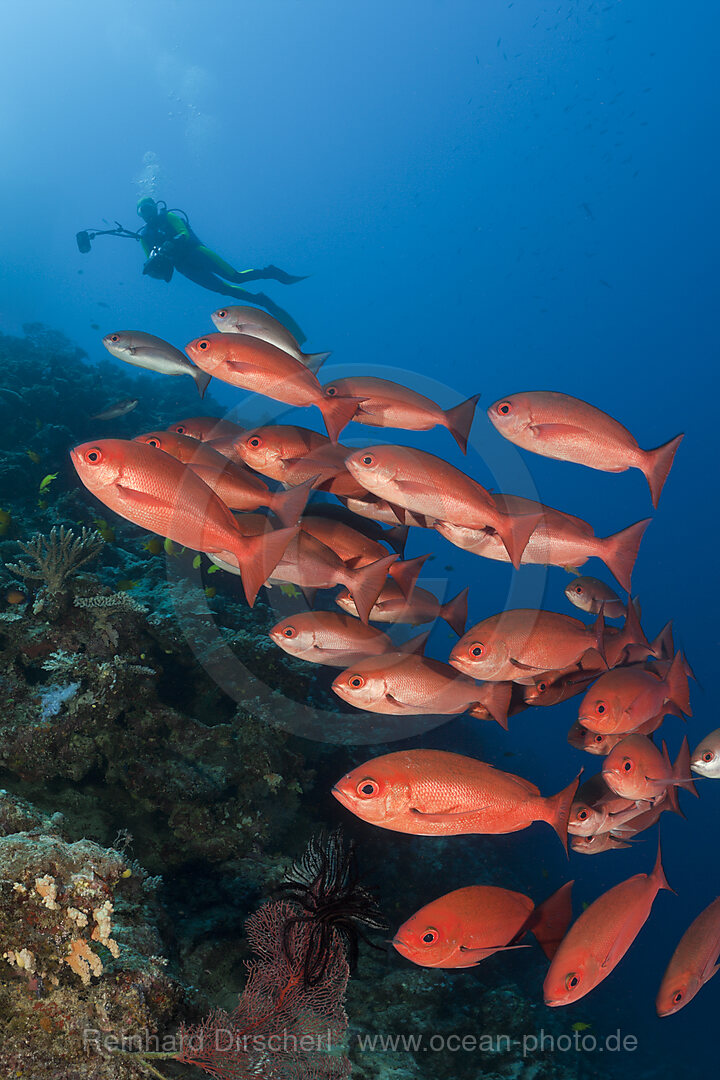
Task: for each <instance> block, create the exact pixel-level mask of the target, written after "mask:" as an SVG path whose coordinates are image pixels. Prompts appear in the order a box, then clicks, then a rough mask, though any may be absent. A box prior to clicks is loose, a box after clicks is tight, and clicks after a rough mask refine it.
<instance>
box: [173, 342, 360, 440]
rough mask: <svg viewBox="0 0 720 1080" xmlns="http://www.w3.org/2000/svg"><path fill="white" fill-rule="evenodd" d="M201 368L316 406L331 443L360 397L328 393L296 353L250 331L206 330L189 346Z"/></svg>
mask: <svg viewBox="0 0 720 1080" xmlns="http://www.w3.org/2000/svg"><path fill="white" fill-rule="evenodd" d="M185 352H186V353H187V354H188V356H189V357H190V358H191V359H192V360H194V361H195V363H196V364H197V366H198V367H199V368H200V369H201V370H202V371H205V372H207V374H208V375H214V376H215V377H216V378H217V379H220V380H221V381H222V382H226V383H230V385H231V386H239V387H241V388H242V389H243V390H249V391H251V392H252V393H255V394H264V395H265V397H269V398H272V399H273V400H274V401H282V402H283V403H284V404H285V405H294V406H300V407H303V406H308V405H315V406H317V408H318V409H319V410H320V412H321V413H322V416H323V420H324V421H325V426H326V427H327V431H328V435H329V436H330V438H331V440H332V442H337V440H338V436H339V434H340V432H341V431H342V429H343V428H344V427H345V425H346V424H348V423H349V422H350V420H352V417H353V414H354V412H355V410H356V408H357V406H358V401H357V399H356V398H344V397H340V396H338V397H335V398H332V397H327V396H326V395H325V394H324V393H323V388H322V386H321V385H320V383H319V382H318V380H317V377H316V376H315V375H313V373H312V372H311V371H310V370H309V369H308V368H306V367H305V365H304V364H301V363H300V362H299V361H298V360H296V359H295V357H294V356H291V355H290V354H289V353H286V352H284V351H283V350H282V349H278V347H277V346H276V345H271V344H270V343H269V342H268V341H263V340H262V339H261V338H256V337H251V336H250V335H249V334H206V335H205V336H204V337H201V338H195V339H194V340H193V341H190V342H188V344H187V345H186V346H185Z"/></svg>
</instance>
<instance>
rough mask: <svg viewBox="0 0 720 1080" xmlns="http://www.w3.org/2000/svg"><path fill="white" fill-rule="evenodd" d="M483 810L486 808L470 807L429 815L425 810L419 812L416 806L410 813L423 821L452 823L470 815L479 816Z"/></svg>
mask: <svg viewBox="0 0 720 1080" xmlns="http://www.w3.org/2000/svg"><path fill="white" fill-rule="evenodd" d="M482 810H485V807H484V806H468V807H467V809H465V810H446V811H445V812H444V813H442V814H427V813H425V811H424V810H418V809H417V807H416V806H413V807H411V810H410V813H411V814H415V815H417V817H421V818H422V819H423V821H437V822H440V821H452V820H453V819H454V818H461V817H467V816H468V814H479V813H480V812H481V811H482Z"/></svg>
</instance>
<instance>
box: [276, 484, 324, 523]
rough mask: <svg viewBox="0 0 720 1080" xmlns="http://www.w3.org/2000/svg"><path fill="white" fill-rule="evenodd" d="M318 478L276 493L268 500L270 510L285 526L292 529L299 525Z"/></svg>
mask: <svg viewBox="0 0 720 1080" xmlns="http://www.w3.org/2000/svg"><path fill="white" fill-rule="evenodd" d="M316 481H317V477H316V476H312V477H311V478H310V479H309V480H305V481H303V483H302V484H297V485H296V487H291V488H288V489H287V490H286V491H274V492H272V494H271V495H270V496H269V498H268V503H269V509H270V510H272V511H273V513H275V514H277V516H278V517H279V518H280V520H281V522H282V523H283V525H285V526H287V527H291V526H293V525H297V523H298V521H299V519H300V516H301V514H302V512H303V510H304V509H305V506H306V504H307V501H308V499H309V497H310V492H311V491H312V489H313V487H314V485H315V483H316Z"/></svg>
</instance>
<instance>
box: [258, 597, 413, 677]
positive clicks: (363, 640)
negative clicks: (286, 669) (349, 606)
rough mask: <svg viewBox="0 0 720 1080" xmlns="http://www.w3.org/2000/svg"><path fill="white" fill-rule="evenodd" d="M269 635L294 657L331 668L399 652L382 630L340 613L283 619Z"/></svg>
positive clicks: (306, 613)
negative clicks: (369, 657)
mask: <svg viewBox="0 0 720 1080" xmlns="http://www.w3.org/2000/svg"><path fill="white" fill-rule="evenodd" d="M269 634H270V637H271V639H272V640H273V641H274V642H275V644H276V645H278V646H279V647H280V648H281V649H283V650H284V652H286V653H289V654H290V656H295V657H297V658H298V660H309V661H310V663H312V664H327V665H328V666H329V667H339V668H346V667H347V666H348V664H353V663H356V662H358V661H360V660H364V659H365V658H366V657H368V656H384V655H386V654H387V653H393V652H395V651H396V649H397V646H396V645H394V644H393V642H392V640H391V639H390V638H389V637H388V635H387V634H385V633H383V631H382V630H378V629H376V627H374V626H366V625H365V624H364V623H361V622H360V620H359V619H356V618H354V617H353V616H352V615H344V614H343V613H342V612H339V611H299V612H297V613H296V614H295V615H288V617H287V618H286V619H281V620H280V622H278V623H276V624H275V626H273V627H272V629H271V630H270V631H269Z"/></svg>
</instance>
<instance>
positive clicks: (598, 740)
mask: <svg viewBox="0 0 720 1080" xmlns="http://www.w3.org/2000/svg"><path fill="white" fill-rule="evenodd" d="M604 738H605V736H604V735H596V736H595V738H594V740H593V742H602V741H603V739H604Z"/></svg>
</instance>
